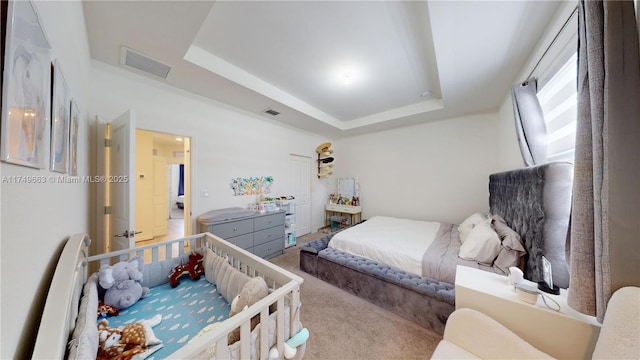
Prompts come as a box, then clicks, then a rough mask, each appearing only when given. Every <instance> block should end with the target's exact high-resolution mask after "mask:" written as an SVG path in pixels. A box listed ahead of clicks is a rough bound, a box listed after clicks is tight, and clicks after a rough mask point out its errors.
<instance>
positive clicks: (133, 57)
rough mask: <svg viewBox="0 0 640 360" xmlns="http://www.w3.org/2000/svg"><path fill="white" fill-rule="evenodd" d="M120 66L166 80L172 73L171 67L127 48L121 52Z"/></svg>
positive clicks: (123, 48)
mask: <svg viewBox="0 0 640 360" xmlns="http://www.w3.org/2000/svg"><path fill="white" fill-rule="evenodd" d="M120 64H122V65H126V66H129V67H132V68H134V69H137V70H140V71H143V72H145V73H147V74H151V75H154V76H158V77H161V78H163V79H166V78H167V77H168V76H169V74H170V73H171V66H170V65H167V64H164V63H161V62H160V61H157V60H154V59H152V58H150V57H148V56H146V55H142V54H141V53H139V52H137V51H134V50H131V49H129V48H127V47H125V46H123V47H122V50H121V51H120Z"/></svg>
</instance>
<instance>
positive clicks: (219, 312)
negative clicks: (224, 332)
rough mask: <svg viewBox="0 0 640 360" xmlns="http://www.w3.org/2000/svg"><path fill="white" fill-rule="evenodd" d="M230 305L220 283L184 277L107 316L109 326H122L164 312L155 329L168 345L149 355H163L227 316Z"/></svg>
mask: <svg viewBox="0 0 640 360" xmlns="http://www.w3.org/2000/svg"><path fill="white" fill-rule="evenodd" d="M229 309H230V305H229V303H228V302H227V300H225V298H224V297H223V296H222V295H220V293H219V292H218V291H217V289H216V286H215V285H214V284H211V283H209V282H208V281H207V280H206V279H205V278H204V277H201V278H200V280H196V281H192V280H190V279H181V281H180V284H179V285H178V286H177V287H176V288H172V287H171V286H170V285H169V283H166V284H164V285H160V286H156V287H154V288H152V289H151V291H150V293H149V296H147V297H146V298H144V299H140V300H139V301H138V302H137V303H135V304H134V305H133V306H131V307H129V308H127V309H124V310H120V314H119V315H118V316H112V317H109V318H107V320H109V327H118V326H122V325H127V324H132V323H134V322H138V321H141V320H145V319H150V318H151V317H153V316H154V315H156V314H161V315H162V321H161V322H160V324H158V325H156V326H155V327H154V328H153V332H154V333H155V335H156V337H157V338H158V339H160V340H162V344H163V345H164V346H163V347H162V348H161V349H159V350H158V351H156V352H154V353H153V354H151V356H149V357H148V358H147V359H163V358H165V357H167V356H169V355H171V354H172V353H173V352H175V351H176V350H178V349H179V348H181V347H182V346H184V345H185V344H186V343H188V342H189V340H191V339H192V338H193V337H194V336H195V335H197V334H198V332H199V331H200V330H201V329H202V328H204V327H205V326H207V325H209V324H213V323H214V322H218V321H224V320H225V319H227V318H228V317H229ZM100 319H102V318H98V321H99V320H100Z"/></svg>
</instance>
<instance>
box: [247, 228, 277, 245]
mask: <svg viewBox="0 0 640 360" xmlns="http://www.w3.org/2000/svg"><path fill="white" fill-rule="evenodd" d="M283 238H284V227H283V226H277V227H274V228H269V229H265V230H260V231H256V232H255V233H253V246H257V245H260V244H264V243H266V242H268V241H272V240H274V239H283ZM283 241H284V240H283Z"/></svg>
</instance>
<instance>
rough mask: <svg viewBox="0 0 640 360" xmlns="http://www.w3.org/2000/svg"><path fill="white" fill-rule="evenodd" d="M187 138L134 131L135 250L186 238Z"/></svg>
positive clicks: (188, 208) (187, 211)
mask: <svg viewBox="0 0 640 360" xmlns="http://www.w3.org/2000/svg"><path fill="white" fill-rule="evenodd" d="M189 146H190V141H189V138H188V137H185V136H182V135H177V134H167V133H160V132H154V131H149V130H141V129H136V195H135V197H136V203H135V204H136V205H135V208H136V209H135V212H136V213H135V223H136V229H138V230H140V231H141V233H140V234H138V235H136V237H135V246H142V245H148V244H149V243H156V242H161V241H165V240H175V239H179V238H182V237H184V236H186V235H188V234H189V227H188V221H190V220H189V216H188V214H190V202H189V201H187V198H188V196H189V194H190V185H191V184H190V182H189V181H187V180H188V179H189V177H188V176H187V174H186V172H187V170H188V169H189V168H190V166H189V161H190V156H189V154H190V149H189Z"/></svg>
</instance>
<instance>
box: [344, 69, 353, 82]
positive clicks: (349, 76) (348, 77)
mask: <svg viewBox="0 0 640 360" xmlns="http://www.w3.org/2000/svg"><path fill="white" fill-rule="evenodd" d="M352 80H353V73H352V72H351V71H346V72H344V73H343V74H342V82H344V84H345V85H349V84H351V81H352Z"/></svg>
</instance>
